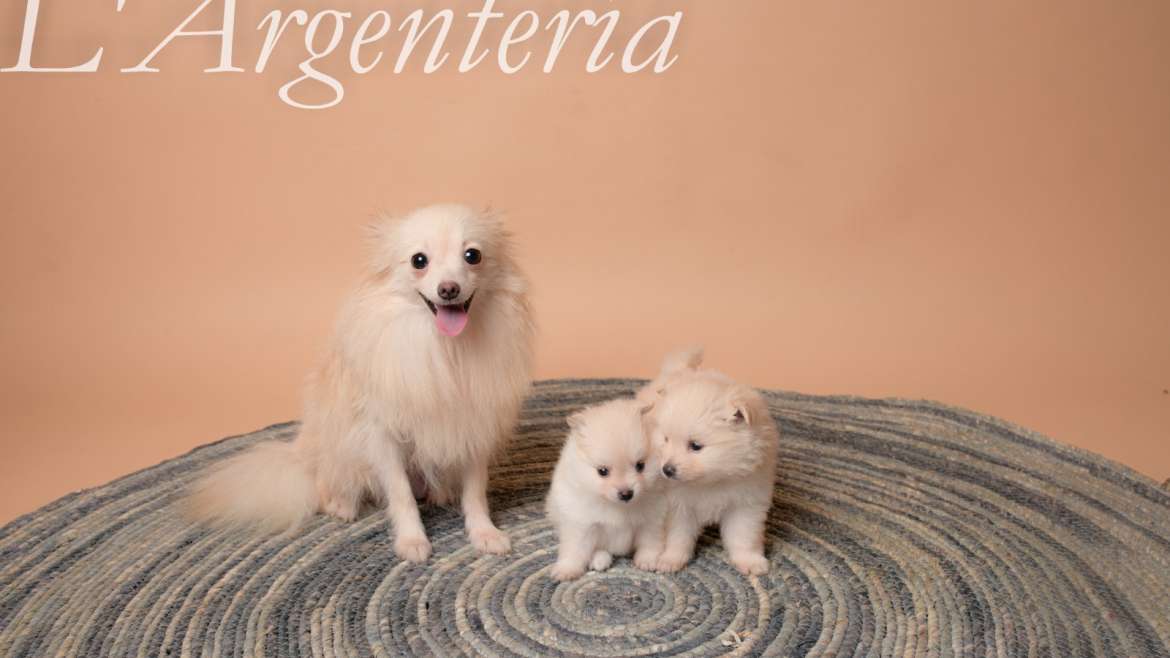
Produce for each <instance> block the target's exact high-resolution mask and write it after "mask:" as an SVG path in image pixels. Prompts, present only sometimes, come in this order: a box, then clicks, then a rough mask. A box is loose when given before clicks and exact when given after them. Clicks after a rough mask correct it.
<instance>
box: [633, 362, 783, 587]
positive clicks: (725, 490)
mask: <svg viewBox="0 0 1170 658" xmlns="http://www.w3.org/2000/svg"><path fill="white" fill-rule="evenodd" d="M701 360H702V352H701V351H700V350H698V349H690V350H686V351H683V352H679V353H675V354H671V355H669V356H667V357H666V359H665V361H664V363H663V368H662V373H661V374H660V375H659V377H658V378H657V379H655V380H654V381H653V382H651V383H650V384H648V385H647V386H646V387H645V388H643V389H642V390H641V391H639V393H638V398H639V399H640V400H642V401H643V402H652V403H653V407H652V409H651V410H650V411H649V414H648V416H647V420H648V424H649V428H650V429H649V434H650V441H651V445H652V446H653V447H654V450H655V452H656V453H657V456H658V461H659V463H660V464H661V467H662V468H664V469H666V468H673V469H674V473H675V476H674V478H673V479H668V480H667V486H666V494H667V498H668V499H669V519H668V522H667V534H666V545H665V548H664V550H663V552H662V554H661V555H660V556H659V558H658V561H657V565H656V567H657V569H658V570H659V571H665V572H670V571H677V570H678V569H680V568H682V567H683V566H684V565H685V564H686V563H687V562H689V561H690V559H691V557H692V555H693V554H694V549H695V542H696V540H697V539H698V537H699V534H700V533H701V532H702V529H703V528H704V527H705V526H708V525H713V524H718V525H719V529H720V534H721V536H722V538H723V545H724V547H725V548H726V549H727V553H728V558H729V560H730V561H731V563H732V564H733V565H734V566H735V567H736V568H737V569H738V570H739V571H741V572H743V573H744V574H749V575H759V574H764V573H767V571H768V560H767V558H765V557H764V523H765V521H766V518H767V515H768V511H769V509H771V507H772V490H773V487H774V484H775V473H776V453H777V450H778V440H779V433H778V431H777V429H776V425H775V423H774V422H773V420H772V417H771V415H770V414H769V413H768V406H767V404H766V403H765V402H764V399H763V398H762V397H761V396H760V394H759V393H758V392H756V391H755V390H753V389H751V388H750V387H747V386H744V385H742V384H738V383H736V382H734V381H732V380H731V379H730V378H728V377H727V376H726V375H723V374H721V373H718V372H715V371H713V370H701V369H699V368H698V366H699V363H700V362H701ZM691 442H695V443H696V444H697V445H698V446H700V449H699V450H694V449H692V447H691V446H690V444H691ZM664 472H665V471H664Z"/></svg>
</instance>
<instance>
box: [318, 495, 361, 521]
mask: <svg viewBox="0 0 1170 658" xmlns="http://www.w3.org/2000/svg"><path fill="white" fill-rule="evenodd" d="M322 507H323V508H324V510H325V513H326V514H328V515H329V516H332V517H333V518H335V519H338V520H340V521H345V522H346V523H349V522H350V521H353V520H355V519H357V515H358V506H357V503H356V502H352V501H342V500H341V499H340V498H330V499H329V500H326V501H325V503H324V504H323V505H322Z"/></svg>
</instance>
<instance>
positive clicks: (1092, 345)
mask: <svg viewBox="0 0 1170 658" xmlns="http://www.w3.org/2000/svg"><path fill="white" fill-rule="evenodd" d="M305 4H306V6H308V7H309V8H314V7H316V8H320V7H322V6H326V5H325V4H323V3H305ZM530 4H531V7H532V8H536V9H540V10H541V12H542V14H543V15H545V16H546V17H547V16H549V15H551V14H552V12H553V11H554V10H556V9H560V8H565V7H572V8H574V9H577V8H583V7H592V8H595V9H598V10H605V9H607V8H610V7H613V8H619V9H621V10H622V11H623V22H622V27H620V28H619V30H618V33H619V34H618V35H617V37H620V36H622V35H623V34H624V35H625V36H626V37H627V38H628V36H629V32H630V31H631V30H633V29H636V27H637V26H638V25H640V24H641V23H642V22H644V21H645V20H647V19H648V18H649V17H651V16H654V15H657V14H660V13H667V12H670V11H674V10H676V9H678V10H683V11H684V12H685V18H684V21H683V24H682V30H681V31H680V33H679V38H678V42H677V44H676V52H677V53H678V54H679V56H680V59H679V60H678V62H677V64H676V65H675V66H674V67H673V68H672V69H670V70H669V71H668V72H666V73H665V74H663V75H657V76H656V75H653V74H650V73H642V74H637V75H624V74H622V73H620V72H619V71H617V70H615V69H614V68H612V67H611V68H609V69H607V70H605V71H603V72H601V73H598V74H595V75H589V74H586V73H585V72H584V71H583V68H584V66H583V62H584V59H585V56H586V51H587V50H588V49H589V48H590V47H591V45H592V42H591V41H586V40H581V41H579V42H571V43H570V46H569V47H568V49H567V50H566V53H565V55H564V56H563V59H562V62H561V64H559V65H558V68H557V69H556V70H555V71H554V72H553V73H552V74H547V75H546V74H544V73H541V72H540V71H539V70H538V68H536V67H535V66H530V67H529V68H528V69H526V70H524V71H523V72H521V73H520V74H518V75H516V76H512V77H509V76H506V75H504V74H503V73H501V72H500V71H499V69H498V67H495V66H484V67H482V68H480V69H477V70H476V71H473V72H471V73H467V74H464V75H460V74H458V73H456V72H455V71H454V70H453V68H452V67H451V66H448V67H447V68H445V69H443V70H440V71H439V72H437V73H435V74H433V75H424V74H423V73H421V72H420V68H421V67H420V62H419V61H418V60H415V62H414V63H413V64H412V66H411V67H409V69H408V70H407V72H405V73H403V74H401V75H394V74H393V73H392V72H391V71H390V70H389V69H388V67H387V64H385V63H383V65H382V67H381V68H379V69H376V70H375V71H374V72H372V73H369V74H368V75H365V76H357V75H355V74H353V73H351V72H349V71H348V69H347V67H346V66H345V63H344V54H343V55H342V56H341V58H338V57H334V58H332V59H326V60H323V64H322V66H321V68H322V69H324V70H326V71H330V72H333V73H335V74H337V75H338V77H339V78H340V79H341V81H342V82H343V84H344V85H345V88H346V97H345V100H344V101H343V102H342V103H341V104H340V105H339V106H337V107H335V108H332V109H329V110H325V111H319V112H313V111H304V110H296V109H293V108H291V107H288V106H287V105H285V104H283V103H281V102H280V101H279V100H278V99H277V97H276V91H277V89H278V88H279V87H280V85H282V84H283V83H284V82H287V81H288V80H290V79H292V78H293V77H295V76H296V71H295V67H296V64H297V63H298V62H299V61H300V60H301V59H303V58H304V51H303V49H299V48H298V47H297V45H296V43H295V41H294V40H295V39H300V38H301V36H300V35H301V31H300V28H293V31H292V32H290V34H293V35H294V36H293V39H292V40H290V41H289V42H288V47H287V48H283V49H278V51H277V55H276V56H274V59H273V61H272V63H271V64H270V65H269V69H268V70H267V71H266V72H265V73H263V74H256V73H254V72H251V68H252V67H253V66H254V65H255V62H256V57H257V51H258V48H259V40H258V36H257V35H258V34H259V33H258V32H257V31H256V30H255V26H256V25H257V24H258V23H259V21H260V19H261V17H262V16H263V15H264V14H265V13H266V12H267V11H269V10H271V9H274V8H280V9H284V10H286V11H287V10H290V9H292V8H294V7H293V5H290V4H287V3H276V2H260V0H248V1H246V2H242V3H241V4H240V6H239V7H238V10H237V30H238V34H237V39H236V42H235V57H236V60H237V65H239V66H241V67H243V68H246V69H248V71H249V72H246V73H238V74H205V73H202V72H201V70H202V69H203V68H207V67H210V66H214V65H215V63H216V62H217V59H218V50H217V48H218V46H217V45H216V44H215V43H213V41H214V40H212V39H180V40H178V41H177V42H175V43H174V44H172V45H171V46H169V47H168V48H167V49H166V50H164V51H163V52H162V54H161V55H160V56H159V57H158V58H157V59H156V61H155V62H154V64H155V65H156V66H157V67H159V68H160V69H161V72H160V73H157V74H138V75H127V74H121V73H119V72H118V69H119V68H122V67H130V66H133V65H134V64H136V63H138V62H139V61H140V60H141V59H142V58H143V57H144V56H145V55H146V53H148V52H149V51H150V50H151V49H152V48H153V47H154V46H155V45H156V44H157V43H158V42H159V41H161V39H162V38H163V37H164V36H165V35H166V34H167V33H168V32H169V31H170V30H171V29H172V27H174V26H175V25H176V24H177V23H178V22H179V21H180V20H181V19H182V18H183V17H184V16H186V15H187V14H188V13H189V12H190V11H191V10H192V9H193V8H194V7H195V6H196V5H197V3H196V2H194V1H193V0H165V1H163V0H150V1H149V2H148V1H147V0H127V3H126V7H125V9H123V11H122V12H121V13H117V12H116V11H115V10H114V2H113V0H109V1H108V2H107V1H105V0H102V1H91V0H84V1H82V0H76V1H70V2H65V1H63V0H43V2H42V6H41V16H40V24H39V26H38V27H39V32H38V35H37V42H36V51H35V54H34V63H36V64H39V65H42V66H49V65H57V66H65V65H73V64H77V63H80V62H82V61H85V60H86V59H87V58H89V57H90V56H91V55H92V54H93V52H94V50H95V48H96V46H98V45H101V46H104V48H105V51H104V55H103V57H104V59H103V62H102V65H101V67H102V68H101V70H100V71H99V72H98V73H95V74H69V75H51V74H26V73H3V74H0V97H2V98H3V109H2V110H0V112H2V115H0V116H2V119H3V120H2V122H0V153H2V157H0V216H2V219H3V224H2V229H0V231H2V233H0V302H2V310H0V420H2V428H3V429H2V432H3V434H2V437H3V438H2V441H3V446H2V447H3V452H2V455H0V482H2V483H3V485H2V487H3V492H2V494H3V495H2V496H0V522H2V521H6V520H10V519H12V518H14V517H15V516H17V515H19V514H21V513H24V512H27V511H30V510H32V509H33V508H35V507H36V506H39V505H41V504H43V503H46V502H48V501H49V500H51V499H53V498H55V497H57V496H60V495H62V494H64V493H66V492H67V491H70V490H74V489H77V488H80V487H87V486H93V485H97V484H100V483H102V482H105V481H108V480H110V479H112V478H114V477H116V476H118V475H121V474H125V473H128V472H130V471H133V470H135V469H139V468H142V467H145V466H148V465H150V464H153V463H156V462H158V461H159V460H162V459H164V458H167V457H171V456H174V455H177V454H180V453H182V452H184V451H186V450H188V449H190V448H192V447H194V446H196V445H198V444H201V443H205V442H208V441H211V440H214V439H217V438H220V437H222V436H225V435H228V434H233V433H242V432H247V431H249V430H253V429H256V428H259V427H262V426H264V425H267V424H270V423H273V422H278V421H284V420H288V419H291V418H294V417H296V416H297V415H298V403H299V392H300V391H299V389H300V383H301V381H302V379H303V377H304V376H305V374H306V373H307V372H308V371H309V369H310V368H311V367H312V365H313V363H314V359H315V355H316V353H318V351H319V350H320V349H321V348H322V346H323V345H324V343H325V341H326V338H327V336H328V333H329V329H330V325H331V323H332V320H333V315H334V312H335V310H336V308H337V307H338V305H339V303H340V300H341V297H342V295H343V294H344V293H345V291H346V290H347V288H348V287H349V286H350V285H351V284H352V283H353V282H354V281H355V280H356V278H357V276H358V273H359V269H360V263H361V259H362V247H361V243H360V237H361V226H362V224H363V223H365V222H367V221H368V220H369V219H370V218H371V217H373V216H374V215H375V214H376V213H377V212H379V211H380V210H389V211H402V210H407V209H410V208H412V207H415V206H418V205H421V204H426V203H430V202H434V201H443V200H466V201H470V202H473V203H491V204H492V205H493V206H495V207H497V208H501V209H504V210H506V211H507V212H508V213H509V215H510V218H511V224H512V226H513V227H514V229H515V231H516V233H517V234H518V239H519V244H520V247H521V250H522V256H523V261H524V263H525V264H526V266H527V268H528V270H529V272H530V274H531V277H532V279H533V280H534V282H535V290H536V292H535V304H536V308H537V309H538V312H539V319H540V324H541V329H542V332H541V338H540V343H539V367H538V371H537V372H536V376H537V377H540V378H548V377H566V376H577V377H591V376H646V375H650V374H652V373H653V372H654V369H655V367H656V365H657V362H658V360H659V358H660V356H661V354H662V353H663V351H664V350H666V349H667V348H670V347H674V346H677V345H680V344H683V343H688V342H692V341H702V342H704V343H705V344H706V345H707V347H708V355H709V361H710V363H711V364H713V365H715V366H718V367H720V368H722V369H724V370H726V371H728V372H729V373H731V374H733V375H735V376H737V377H740V378H743V379H745V380H749V381H751V382H753V383H755V384H757V385H760V386H767V387H776V388H784V389H791V390H799V391H804V392H810V393H849V394H858V395H865V396H902V397H913V398H920V397H924V398H931V399H936V400H941V401H945V402H948V403H951V404H955V405H961V406H964V407H969V408H973V409H976V410H979V411H983V412H987V413H990V414H994V415H998V416H1001V417H1004V418H1006V419H1009V420H1011V421H1014V422H1016V423H1019V424H1022V425H1025V426H1028V427H1030V428H1033V429H1036V430H1038V431H1040V432H1043V433H1045V434H1048V435H1050V436H1052V437H1053V438H1055V439H1057V440H1059V441H1062V442H1066V443H1070V444H1073V445H1077V446H1080V447H1082V448H1086V449H1089V450H1093V451H1096V452H1099V453H1102V454H1104V455H1106V456H1108V457H1111V458H1113V459H1116V460H1120V461H1122V462H1124V463H1126V464H1129V465H1130V466H1132V467H1134V468H1136V469H1138V470H1139V471H1141V472H1143V473H1145V474H1147V475H1149V476H1152V477H1154V478H1157V479H1159V480H1162V479H1165V478H1166V477H1167V476H1170V453H1168V451H1167V441H1168V439H1170V436H1168V434H1170V395H1168V394H1167V392H1166V389H1167V388H1168V387H1170V259H1168V258H1167V253H1166V252H1167V247H1168V246H1170V185H1168V180H1170V66H1167V63H1168V62H1170V40H1167V39H1166V34H1167V31H1168V29H1170V4H1167V3H1166V2H1163V1H1162V0H1149V1H1134V2H1126V3H1111V2H1105V1H1103V0H1102V1H1100V2H1083V1H1077V2H1065V1H1059V2H1058V1H1055V0H1052V1H1041V2H1029V3H1018V2H1006V1H1004V2H1000V1H992V2H974V1H972V2H936V1H934V0H929V1H928V0H913V1H903V2H893V3H863V2H789V1H779V2H778V1H776V0H739V1H737V2H732V3H725V2H714V1H712V0H708V1H707V2H701V1H697V0H696V1H692V0H673V1H659V0H654V1H646V0H642V1H640V2H637V3H635V2H634V1H633V0H629V1H617V2H613V3H605V2H600V1H597V2H578V3H574V4H569V3H568V2H567V0H566V2H565V3H564V4H562V3H557V2H535V0H533V1H532V2H531V3H530ZM328 6H331V7H334V8H337V9H346V10H351V11H353V12H354V13H355V15H358V16H364V15H366V14H367V13H368V12H369V11H371V10H372V9H375V8H379V7H384V8H387V9H389V10H390V11H391V12H392V14H394V15H395V19H396V20H397V16H399V15H401V14H403V13H405V11H406V10H408V9H413V8H415V7H418V6H423V7H426V8H428V11H431V10H434V9H436V8H442V7H451V8H455V9H457V10H460V12H461V13H466V11H469V10H471V9H473V8H479V6H480V3H464V2H457V1H455V0H451V1H449V2H445V3H439V2H431V3H422V4H406V3H401V2H398V1H397V0H384V1H383V2H382V4H380V5H379V4H376V3H372V2H367V1H361V2H352V1H351V2H343V0H333V4H330V5H328ZM219 7H221V4H220V3H219V2H218V1H217V2H216V3H215V4H214V7H213V8H212V9H211V10H209V13H212V12H213V11H214V9H215V8H219ZM498 7H499V8H500V9H501V10H503V11H505V12H507V13H508V15H509V17H510V16H513V15H515V13H516V12H517V11H519V10H520V9H525V8H529V6H528V5H524V4H521V3H515V2H500V3H499V4H498ZM23 16H24V2H23V0H21V1H17V0H13V1H10V2H6V3H4V4H3V5H2V6H0V63H2V65H3V66H11V65H12V64H14V63H15V62H16V57H17V51H18V48H19V27H20V25H21V24H22V21H23ZM627 19H628V22H627ZM466 25H467V24H466V23H460V27H458V28H457V29H456V30H454V31H453V32H452V35H451V36H450V39H451V42H452V43H453V44H455V46H454V47H453V48H452V50H455V51H456V54H455V55H453V57H457V56H458V52H459V49H460V48H462V45H463V44H464V43H466V32H467V29H466ZM499 32H500V29H499V28H498V27H496V28H494V31H493V30H489V32H488V35H487V37H489V38H486V39H485V43H491V40H490V37H491V36H492V35H493V34H494V35H495V37H496V39H497V42H498V36H499ZM349 35H350V36H351V35H352V31H351V32H349ZM617 37H615V38H617ZM347 38H348V37H347ZM400 38H401V37H400V35H398V34H397V33H396V32H392V33H391V34H390V35H389V36H388V37H387V39H386V41H385V42H384V43H385V47H386V50H387V51H388V54H387V55H386V57H388V58H392V57H394V56H396V54H397V50H396V46H397V45H398V44H400ZM533 43H534V44H535V46H534V47H535V49H536V50H537V51H538V55H537V57H540V56H541V55H540V54H539V53H542V52H544V50H542V49H543V48H546V45H544V44H546V41H543V42H542V41H541V40H540V39H538V40H536V41H534V42H533ZM347 46H348V41H347V42H346V44H345V45H344V46H343V48H345V47H347Z"/></svg>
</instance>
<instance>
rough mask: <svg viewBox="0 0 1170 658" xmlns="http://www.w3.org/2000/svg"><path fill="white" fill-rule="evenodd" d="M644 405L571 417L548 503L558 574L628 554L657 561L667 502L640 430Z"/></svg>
mask: <svg viewBox="0 0 1170 658" xmlns="http://www.w3.org/2000/svg"><path fill="white" fill-rule="evenodd" d="M646 407H647V405H645V404H642V403H640V402H638V401H636V400H632V399H619V400H611V401H610V402H606V403H604V404H601V405H597V406H593V407H589V408H586V409H583V410H581V411H579V412H577V413H575V414H573V415H572V416H570V417H569V438H568V439H566V441H565V445H564V447H563V448H562V449H561V457H560V460H558V461H557V466H556V469H555V470H554V471H553V477H552V486H551V487H550V489H549V495H548V500H547V503H546V509H547V511H548V515H549V518H550V519H551V520H552V522H553V525H555V526H556V531H557V539H558V540H559V546H558V548H557V561H556V564H554V565H553V568H552V577H553V578H555V579H557V580H572V579H574V578H577V577H579V576H581V574H583V573H585V569H586V567H589V568H592V569H594V570H596V571H602V570H604V569H608V568H609V566H610V564H611V563H612V562H613V558H614V556H618V555H629V554H630V553H631V552H634V564H635V566H637V567H638V568H640V569H653V568H654V567H655V566H656V563H657V558H658V555H659V553H660V552H661V551H662V538H663V522H664V521H665V515H666V507H665V502H666V500H665V499H664V498H663V497H662V495H661V493H660V492H657V491H654V487H655V484H656V481H659V480H660V479H661V478H659V477H658V468H657V466H656V464H654V463H653V462H652V454H653V453H652V451H651V449H650V445H649V443H648V441H647V438H646V435H645V432H644V431H643V426H642V423H643V414H644V413H645V411H646Z"/></svg>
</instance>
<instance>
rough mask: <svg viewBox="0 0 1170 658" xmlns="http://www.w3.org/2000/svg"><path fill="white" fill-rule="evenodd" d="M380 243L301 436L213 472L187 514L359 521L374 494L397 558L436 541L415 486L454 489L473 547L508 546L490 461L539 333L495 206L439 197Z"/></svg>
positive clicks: (510, 418)
mask: <svg viewBox="0 0 1170 658" xmlns="http://www.w3.org/2000/svg"><path fill="white" fill-rule="evenodd" d="M469 250H474V251H475V253H470V252H469ZM373 251H374V258H373V261H372V266H371V268H370V272H369V274H368V276H367V277H366V278H365V280H364V281H363V283H362V284H361V285H360V286H359V287H358V289H357V291H356V292H355V293H354V294H353V295H352V297H351V298H350V299H349V300H348V302H347V303H346V304H345V306H344V309H343V310H342V312H341V317H340V321H339V322H338V324H337V327H336V330H335V333H334V336H333V340H332V344H331V345H330V348H329V350H328V353H327V356H326V358H325V360H324V362H323V364H322V365H321V366H320V368H319V370H318V371H317V372H316V374H315V375H314V377H312V378H311V380H310V383H309V386H308V390H307V395H306V403H305V409H304V424H303V425H302V427H301V432H300V434H299V436H298V437H297V438H296V440H295V441H294V442H292V443H279V442H273V443H266V444H262V445H259V446H257V447H256V448H254V449H252V450H250V451H248V452H245V453H243V454H241V455H239V456H237V457H235V458H233V459H230V460H228V461H227V462H226V463H225V464H224V465H223V466H221V467H220V468H218V469H216V470H214V471H212V472H210V473H209V474H207V475H206V476H205V477H204V478H203V479H202V480H200V481H199V482H198V484H197V485H196V486H195V488H194V491H193V495H192V498H191V502H192V505H191V509H192V510H193V512H194V513H195V514H196V516H198V517H200V518H203V519H213V520H220V521H229V522H241V523H248V524H252V525H263V526H267V527H268V528H270V529H280V528H288V527H293V526H296V525H297V524H299V523H301V522H303V521H305V520H306V519H307V518H309V517H310V516H312V515H313V514H315V513H317V512H318V511H324V512H327V513H329V514H331V515H333V516H336V517H338V518H340V519H344V520H352V519H354V518H355V517H356V516H357V514H358V510H359V506H360V505H361V503H362V502H363V500H365V499H370V500H373V501H374V502H378V503H384V504H386V505H387V508H388V514H389V516H390V519H391V521H392V523H393V526H394V529H395V532H396V539H395V543H394V550H395V552H396V553H397V554H398V555H399V556H400V557H402V558H403V559H407V560H411V561H422V560H425V559H426V558H427V557H428V556H429V555H430V551H431V546H430V543H429V542H428V540H427V538H426V534H425V531H424V529H423V526H422V522H421V520H420V518H419V511H418V505H417V503H416V501H415V497H416V495H417V496H419V497H425V498H427V499H428V500H430V501H431V502H435V503H446V502H449V501H451V500H453V499H454V498H456V497H459V498H461V502H462V508H463V513H464V516H465V520H466V528H467V532H468V536H469V538H470V540H471V543H472V544H474V545H475V547H476V548H477V549H479V550H481V551H488V552H492V553H502V552H506V551H508V550H509V548H510V543H509V540H508V537H507V535H505V534H504V533H502V532H500V531H499V530H498V529H497V528H496V527H495V525H493V524H492V521H491V519H490V518H489V515H488V505H487V497H486V490H487V477H488V465H489V462H490V461H491V459H492V457H493V455H494V454H495V453H496V452H497V450H498V449H499V448H500V446H501V443H502V442H503V441H504V440H505V438H506V437H507V436H508V435H509V433H510V432H511V431H512V428H513V426H514V424H515V421H516V417H517V414H518V413H519V409H520V404H521V402H522V400H523V398H524V396H525V394H526V392H527V390H528V387H529V381H530V380H529V373H530V367H531V362H532V340H533V334H534V328H533V322H532V318H531V313H530V310H529V305H528V299H527V290H528V285H527V282H526V280H525V278H524V276H523V274H522V273H521V271H520V269H519V268H518V267H517V265H516V263H515V262H514V260H513V258H512V254H511V240H510V236H509V234H508V232H507V231H505V229H504V228H503V226H502V225H501V223H500V221H499V219H498V218H496V217H495V216H494V215H491V214H490V213H477V212H475V211H473V210H471V209H469V208H466V207H463V206H457V205H442V206H432V207H428V208H423V209H421V210H417V211H415V212H414V213H412V214H410V215H408V216H407V217H406V218H404V219H402V220H401V221H386V222H382V223H380V224H379V225H377V226H376V227H375V231H374V250H373ZM418 254H422V255H423V256H424V257H425V258H422V259H420V258H419V257H418V256H417V255H418ZM424 261H425V262H424ZM419 265H422V267H419ZM451 284H455V285H456V286H457V287H458V292H457V294H456V295H455V296H451V293H452V292H453V291H454V290H455V288H454V287H452V285H451ZM441 286H442V288H443V291H442V292H443V293H445V295H446V296H443V295H441V294H440V287H441Z"/></svg>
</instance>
